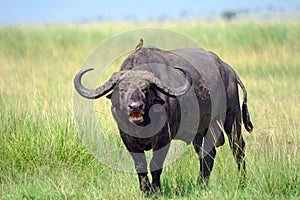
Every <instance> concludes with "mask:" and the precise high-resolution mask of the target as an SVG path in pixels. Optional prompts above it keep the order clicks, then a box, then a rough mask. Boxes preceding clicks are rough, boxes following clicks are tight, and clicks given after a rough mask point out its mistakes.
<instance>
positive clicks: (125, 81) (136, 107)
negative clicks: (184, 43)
mask: <svg viewBox="0 0 300 200" xmlns="http://www.w3.org/2000/svg"><path fill="white" fill-rule="evenodd" d="M175 68H176V69H177V70H180V71H181V72H183V74H184V76H185V79H186V81H185V83H184V84H183V86H181V87H179V88H173V87H170V86H167V85H165V84H164V83H163V82H162V81H161V80H160V79H158V78H157V77H156V76H155V75H154V74H153V73H151V72H149V71H146V70H123V71H119V72H115V73H114V74H113V75H112V76H111V78H110V79H109V80H108V81H107V82H106V83H104V84H103V85H102V86H100V87H98V88H96V89H88V88H86V87H84V86H83V85H82V83H81V78H82V76H83V75H84V74H85V73H86V72H88V71H91V70H93V69H92V68H88V69H83V70H81V71H80V72H78V74H77V75H76V76H75V79H74V85H75V88H76V90H77V91H78V93H79V94H80V95H81V96H83V97H85V98H88V99H96V98H100V97H101V96H103V95H105V94H107V93H109V92H110V91H113V92H112V93H111V94H109V95H107V97H108V98H111V97H112V96H113V95H114V94H117V95H116V96H117V100H116V102H114V100H113V99H112V104H113V107H118V108H117V109H119V110H121V111H123V113H126V115H127V117H128V120H129V121H130V122H131V123H134V124H136V125H140V124H142V123H143V122H144V120H145V116H147V115H148V111H149V108H150V107H151V106H152V105H154V104H164V100H163V99H161V98H160V97H159V96H158V95H157V91H160V92H162V93H163V94H165V95H167V96H170V97H176V96H180V95H183V94H185V93H186V92H187V91H188V90H189V89H190V87H191V85H192V76H191V74H190V73H189V72H188V71H187V70H185V69H184V68H183V67H175Z"/></svg>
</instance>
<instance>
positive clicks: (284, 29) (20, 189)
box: [0, 22, 300, 199]
mask: <svg viewBox="0 0 300 200" xmlns="http://www.w3.org/2000/svg"><path fill="white" fill-rule="evenodd" d="M143 26H147V27H149V26H152V25H149V24H147V25H144V24H139V25H134V24H125V25H119V24H89V25H46V26H32V27H30V26H20V27H1V28H0V119H1V120H0V133H1V137H0V184H1V186H0V187H1V189H0V195H1V196H0V198H1V199H143V196H142V195H141V193H140V192H139V189H138V180H137V177H136V175H135V174H131V173H125V172H119V171H115V170H113V169H110V168H109V167H107V166H105V165H103V164H101V162H99V161H98V160H97V159H95V158H94V156H93V155H92V154H91V153H90V152H89V151H88V149H87V148H86V147H85V146H84V144H83V143H82V142H81V140H80V139H79V137H78V135H77V129H76V127H75V124H74V120H73V116H72V115H73V114H72V99H73V92H74V89H73V77H74V75H75V73H76V72H77V71H78V69H79V67H80V65H81V63H82V62H83V61H84V60H85V58H86V56H87V55H88V54H89V52H90V51H91V50H92V49H93V48H94V47H95V46H96V45H97V44H99V43H100V42H101V41H104V40H105V39H107V38H108V37H111V36H112V35H116V34H118V33H120V32H123V31H126V30H130V29H135V28H137V27H143ZM155 26H159V27H162V28H168V29H171V30H175V31H179V32H182V33H184V34H186V35H188V36H189V37H191V38H192V39H194V40H196V41H197V42H198V43H199V44H200V46H202V47H203V48H205V49H207V50H211V51H214V52H215V53H217V54H218V55H220V57H221V58H222V59H223V60H225V61H226V62H228V63H229V64H230V65H231V66H233V67H234V68H235V70H236V71H237V72H238V74H239V76H240V77H241V79H242V80H243V82H244V83H245V85H246V87H247V90H248V96H249V110H250V113H251V117H252V121H253V123H254V126H255V129H254V132H253V134H248V133H246V132H245V131H244V137H245V141H246V145H247V146H246V150H247V152H246V160H247V163H248V174H247V177H248V184H247V186H246V188H244V189H243V190H242V189H239V188H238V173H237V169H236V168H237V167H236V164H235V162H234V159H233V156H232V155H231V151H230V149H229V145H228V142H226V144H225V145H224V146H223V147H221V148H218V152H217V157H216V161H215V167H214V169H213V172H212V176H211V179H210V186H209V188H208V189H207V190H206V189H205V190H203V189H200V188H198V187H197V185H196V176H197V174H198V158H197V156H196V154H195V152H194V151H193V149H192V147H189V148H188V150H187V151H186V152H185V154H184V155H183V156H182V157H181V158H180V159H179V160H178V161H177V162H175V163H174V164H172V165H171V166H169V167H167V168H166V169H164V171H163V175H162V187H163V195H162V196H161V197H159V199H196V198H200V199H217V198H220V199H249V198H250V199H299V198H300V164H299V163H300V134H299V132H300V130H299V126H300V122H299V119H300V108H299V103H300V96H299V93H300V84H299V74H300V67H299V66H300V60H299V55H300V40H299V35H300V22H286V23H279V22H265V23H259V22H256V23H255V22H251V23H241V22H238V23H212V24H205V23H204V24H198V23H191V24H158V25H155ZM137 41H138V38H137ZM134 46H135V44H133V47H134ZM99 103H101V105H105V107H106V108H108V110H109V106H110V104H109V102H108V101H107V100H100V101H99ZM100 115H101V114H100ZM107 116H110V113H109V114H108V115H107ZM99 117H100V116H99ZM105 119H106V120H105V121H104V122H103V120H102V121H101V123H104V127H105V130H106V131H107V132H108V133H109V134H111V135H112V137H113V138H118V133H117V131H116V128H115V124H114V122H113V120H112V119H111V117H107V118H105ZM118 141H119V140H118V139H117V140H116V142H118ZM119 145H120V146H122V144H119Z"/></svg>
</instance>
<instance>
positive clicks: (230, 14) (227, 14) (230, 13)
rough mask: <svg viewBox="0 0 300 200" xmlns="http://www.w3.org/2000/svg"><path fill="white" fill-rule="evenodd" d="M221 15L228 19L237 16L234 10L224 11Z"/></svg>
mask: <svg viewBox="0 0 300 200" xmlns="http://www.w3.org/2000/svg"><path fill="white" fill-rule="evenodd" d="M221 16H222V17H223V18H224V19H225V20H227V21H229V20H232V19H233V18H235V17H236V16H237V13H236V12H235V11H224V12H223V13H222V15H221Z"/></svg>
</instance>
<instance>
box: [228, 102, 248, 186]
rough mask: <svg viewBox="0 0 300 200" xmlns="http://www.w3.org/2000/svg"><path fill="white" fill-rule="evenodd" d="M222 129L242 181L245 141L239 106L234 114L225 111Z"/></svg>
mask: <svg viewBox="0 0 300 200" xmlns="http://www.w3.org/2000/svg"><path fill="white" fill-rule="evenodd" d="M232 127H233V131H232ZM224 129H225V132H226V134H227V136H228V140H229V144H230V148H231V150H232V153H233V156H234V158H235V160H236V163H237V165H238V170H239V172H241V174H242V178H243V179H242V181H244V180H245V178H246V161H245V159H244V158H245V142H244V139H243V136H242V128H241V114H240V109H239V108H238V109H237V111H236V112H235V114H231V113H227V116H226V121H225V125H224Z"/></svg>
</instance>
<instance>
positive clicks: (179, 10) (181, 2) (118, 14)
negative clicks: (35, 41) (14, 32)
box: [0, 0, 300, 24]
mask: <svg viewBox="0 0 300 200" xmlns="http://www.w3.org/2000/svg"><path fill="white" fill-rule="evenodd" d="M270 8H272V10H277V11H280V10H285V11H287V10H293V11H299V10H300V1H299V0H251V1H239V0H228V1H221V0H219V1H214V0H211V1H203V0H126V1H125V0H123V1H121V0H105V1H99V0H98V1H96V0H82V1H79V0H52V1H50V0H48V1H47V0H40V1H38V0H24V1H20V0H0V24H32V23H64V22H68V23H72V22H75V23H76V22H81V21H83V20H86V21H95V20H98V19H102V20H122V19H127V20H132V19H159V18H160V17H166V16H169V17H171V18H178V17H179V16H180V15H182V14H184V13H188V14H190V15H194V16H201V15H208V14H220V13H222V12H223V11H225V10H246V9H247V10H248V11H251V12H254V11H260V12H262V11H267V10H270Z"/></svg>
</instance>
